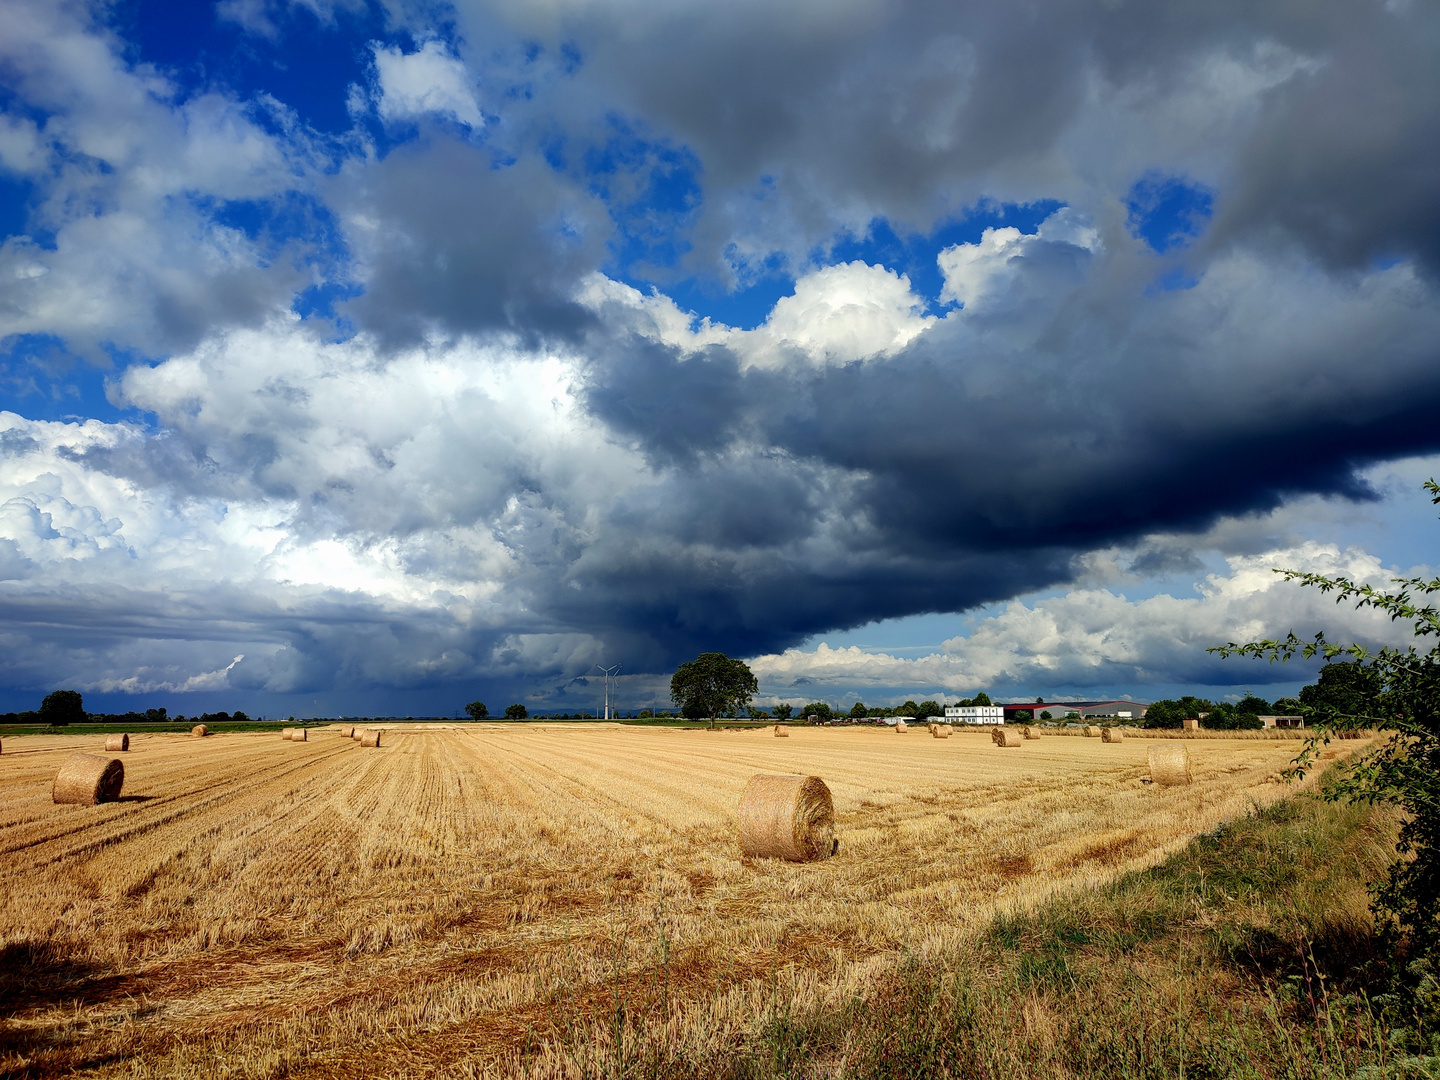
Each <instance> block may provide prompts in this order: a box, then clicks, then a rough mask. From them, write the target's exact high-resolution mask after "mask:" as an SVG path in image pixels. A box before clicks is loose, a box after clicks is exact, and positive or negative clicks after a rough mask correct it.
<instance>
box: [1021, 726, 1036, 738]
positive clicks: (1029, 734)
mask: <svg viewBox="0 0 1440 1080" xmlns="http://www.w3.org/2000/svg"><path fill="white" fill-rule="evenodd" d="M1020 734H1021V735H1023V736H1025V738H1027V739H1038V738H1039V737H1040V729H1039V728H1033V727H1022V728H1021V729H1020Z"/></svg>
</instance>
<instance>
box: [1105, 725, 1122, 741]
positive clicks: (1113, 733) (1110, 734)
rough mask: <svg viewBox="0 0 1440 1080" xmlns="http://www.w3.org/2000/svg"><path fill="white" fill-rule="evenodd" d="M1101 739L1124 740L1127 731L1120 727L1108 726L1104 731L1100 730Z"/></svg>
mask: <svg viewBox="0 0 1440 1080" xmlns="http://www.w3.org/2000/svg"><path fill="white" fill-rule="evenodd" d="M1100 739H1101V741H1102V742H1124V741H1125V732H1123V731H1121V730H1120V729H1119V728H1118V727H1107V728H1106V729H1105V730H1104V731H1102V732H1100Z"/></svg>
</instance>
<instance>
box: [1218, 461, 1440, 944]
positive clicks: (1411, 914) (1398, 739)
mask: <svg viewBox="0 0 1440 1080" xmlns="http://www.w3.org/2000/svg"><path fill="white" fill-rule="evenodd" d="M1425 488H1426V490H1427V491H1429V492H1430V496H1431V502H1432V503H1440V486H1437V485H1436V483H1435V481H1434V480H1429V481H1427V482H1426V484H1425ZM1276 572H1277V573H1279V574H1282V575H1283V576H1284V578H1285V580H1287V581H1296V582H1299V583H1300V584H1301V585H1306V586H1309V587H1311V588H1316V589H1319V590H1320V591H1321V592H1323V593H1332V592H1333V593H1335V594H1336V599H1337V601H1344V600H1349V601H1351V602H1352V603H1354V604H1355V606H1356V607H1358V608H1374V609H1376V610H1377V611H1382V612H1384V613H1386V614H1388V615H1389V616H1390V618H1391V619H1392V620H1396V621H1404V622H1408V623H1409V624H1410V626H1411V628H1412V630H1413V632H1414V635H1415V637H1416V638H1419V639H1421V640H1422V641H1425V640H1426V639H1431V640H1434V639H1440V612H1437V610H1436V608H1435V605H1434V604H1433V603H1430V602H1428V599H1427V598H1428V597H1431V596H1433V595H1434V594H1435V593H1437V592H1440V578H1433V579H1431V580H1429V581H1427V580H1425V579H1423V578H1393V579H1392V582H1391V583H1392V584H1393V585H1394V586H1396V588H1395V589H1394V591H1386V590H1382V589H1377V588H1375V587H1374V586H1371V585H1368V584H1361V583H1359V582H1356V581H1352V580H1351V579H1349V578H1345V577H1328V576H1326V575H1323V574H1309V573H1302V572H1301V571H1298V570H1278V571H1276ZM1212 651H1213V652H1218V653H1219V654H1220V655H1222V656H1230V655H1240V656H1254V657H1264V658H1266V659H1268V660H1270V661H1271V662H1272V663H1273V662H1274V661H1277V660H1279V661H1282V662H1283V661H1286V660H1290V659H1291V658H1293V657H1296V656H1299V657H1303V658H1305V659H1311V658H1314V657H1317V656H1318V657H1320V658H1322V659H1323V660H1324V661H1325V662H1326V666H1325V667H1323V668H1322V669H1321V671H1320V679H1319V681H1318V682H1317V683H1316V685H1315V686H1313V687H1307V688H1306V689H1305V690H1302V691H1301V692H1300V700H1301V702H1302V703H1303V704H1304V706H1305V708H1304V711H1303V715H1304V716H1305V719H1306V723H1307V724H1309V725H1310V726H1311V727H1312V728H1314V729H1315V731H1314V734H1313V735H1312V736H1311V739H1310V741H1309V742H1308V743H1307V744H1306V748H1305V750H1304V752H1303V753H1302V754H1301V756H1300V758H1299V759H1298V760H1297V763H1296V772H1297V773H1298V774H1301V775H1303V774H1304V772H1305V771H1306V770H1308V769H1310V768H1313V767H1314V765H1315V763H1316V761H1317V760H1318V754H1319V751H1320V748H1321V747H1322V746H1323V745H1324V744H1325V743H1328V742H1329V741H1330V739H1331V738H1332V737H1334V736H1335V735H1336V734H1337V733H1341V732H1345V731H1353V730H1359V729H1365V728H1374V729H1378V730H1379V731H1380V732H1381V735H1382V738H1381V739H1380V740H1379V742H1378V744H1377V745H1376V746H1375V747H1374V748H1373V749H1372V750H1371V751H1370V752H1369V753H1367V754H1365V755H1364V756H1363V757H1361V758H1360V759H1359V760H1358V761H1356V762H1354V763H1353V764H1351V765H1349V766H1348V767H1345V768H1343V769H1341V770H1340V772H1339V777H1338V780H1337V782H1336V783H1334V784H1331V785H1328V786H1327V787H1326V789H1325V794H1326V797H1327V798H1331V799H1342V798H1347V799H1357V800H1361V801H1365V802H1370V803H1391V804H1394V805H1397V806H1399V807H1401V808H1402V809H1403V810H1404V811H1405V816H1404V820H1403V822H1402V824H1401V826H1400V832H1399V838H1398V841H1397V843H1396V854H1397V858H1396V860H1395V862H1394V863H1392V864H1391V867H1390V873H1389V876H1388V879H1387V880H1386V881H1385V882H1383V883H1382V884H1380V885H1379V886H1377V887H1376V890H1375V910H1376V914H1377V915H1378V916H1379V917H1380V923H1381V926H1382V929H1383V930H1384V931H1385V932H1386V933H1387V934H1388V935H1390V936H1391V937H1392V939H1393V940H1394V943H1395V944H1396V945H1397V946H1399V947H1400V948H1401V949H1403V950H1407V951H1408V952H1409V953H1410V955H1411V956H1412V957H1415V958H1429V959H1430V960H1431V962H1433V961H1434V960H1435V959H1436V958H1437V956H1440V645H1432V647H1431V648H1430V649H1428V651H1424V652H1421V651H1420V650H1418V649H1417V648H1416V647H1415V646H1414V645H1411V646H1408V647H1407V648H1404V649H1396V648H1384V649H1379V650H1371V649H1370V648H1368V647H1367V646H1365V645H1362V644H1358V643H1352V644H1348V645H1340V644H1336V643H1332V642H1330V641H1328V640H1326V637H1325V635H1324V633H1319V634H1316V635H1315V637H1314V639H1313V640H1311V641H1303V640H1301V639H1300V638H1297V637H1296V636H1295V634H1294V633H1293V632H1292V633H1290V634H1289V635H1287V636H1286V637H1285V639H1284V640H1283V641H1275V640H1265V641H1252V642H1249V643H1248V644H1244V645H1237V644H1235V643H1234V642H1231V643H1229V644H1228V645H1223V646H1219V647H1217V648H1215V649H1213V650H1212ZM1307 691H1309V693H1308V694H1307Z"/></svg>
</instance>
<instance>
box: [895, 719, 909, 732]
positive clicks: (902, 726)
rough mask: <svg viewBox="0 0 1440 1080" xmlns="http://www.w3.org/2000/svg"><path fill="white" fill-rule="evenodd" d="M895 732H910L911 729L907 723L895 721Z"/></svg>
mask: <svg viewBox="0 0 1440 1080" xmlns="http://www.w3.org/2000/svg"><path fill="white" fill-rule="evenodd" d="M895 730H896V731H909V730H910V729H909V728H908V727H907V726H906V725H905V721H904V720H896V721H895Z"/></svg>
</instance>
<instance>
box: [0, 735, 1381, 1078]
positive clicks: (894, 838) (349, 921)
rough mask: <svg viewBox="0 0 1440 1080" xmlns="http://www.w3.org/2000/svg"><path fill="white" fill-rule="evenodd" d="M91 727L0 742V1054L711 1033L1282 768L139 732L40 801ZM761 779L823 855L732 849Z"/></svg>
mask: <svg viewBox="0 0 1440 1080" xmlns="http://www.w3.org/2000/svg"><path fill="white" fill-rule="evenodd" d="M887 736H888V737H887ZM101 745H103V738H89V739H87V738H82V737H65V736H57V737H38V736H37V737H27V738H17V739H14V740H13V743H11V742H8V741H7V745H6V753H5V755H4V757H3V758H0V916H3V918H0V934H3V938H0V944H3V949H0V1000H3V1001H4V1003H5V1006H4V1012H3V1021H0V1022H3V1028H0V1075H4V1076H30V1075H35V1076H39V1075H49V1074H54V1073H62V1072H63V1073H67V1074H68V1073H70V1072H71V1071H72V1070H73V1071H77V1072H80V1073H85V1074H92V1075H97V1076H125V1077H159V1076H185V1075H202V1074H203V1075H207V1076H230V1075H234V1076H242V1075H243V1076H248V1077H265V1076H280V1075H285V1076H292V1077H342V1076H344V1077H351V1076H396V1077H401V1076H415V1075H422V1074H429V1075H439V1076H449V1075H453V1076H476V1075H497V1076H502V1075H511V1074H513V1073H516V1072H518V1071H520V1070H521V1068H522V1066H523V1068H524V1069H527V1070H528V1071H529V1074H530V1075H532V1076H545V1075H555V1076H560V1075H587V1074H590V1073H596V1072H599V1071H601V1067H600V1065H599V1064H598V1062H599V1061H600V1060H601V1058H602V1057H603V1056H604V1055H605V1054H610V1055H611V1058H608V1059H606V1060H611V1061H613V1060H620V1061H621V1062H623V1061H624V1060H625V1058H624V1054H625V1052H626V1050H625V1046H626V1045H627V1041H628V1045H629V1046H630V1047H647V1048H649V1050H650V1051H652V1052H654V1051H656V1048H660V1050H659V1052H661V1053H662V1054H663V1053H669V1052H673V1053H676V1054H682V1053H698V1052H703V1053H711V1054H713V1053H714V1052H715V1050H716V1049H717V1048H722V1047H724V1046H725V1045H728V1044H731V1043H734V1042H736V1041H738V1040H740V1039H742V1038H744V1037H745V1036H746V1035H747V1034H750V1033H753V1031H754V1030H755V1029H756V1027H757V1025H758V1024H759V1023H760V1022H761V1021H762V1019H763V1016H764V1015H765V1011H766V1009H767V1008H768V1007H770V1006H771V1005H772V1004H773V1000H774V987H775V985H776V980H777V979H783V980H784V982H785V985H786V986H787V988H788V990H787V993H789V994H791V995H792V998H793V1000H794V1002H795V1003H796V1005H797V1007H800V1006H803V1004H804V1003H806V1002H824V1001H829V1002H835V1001H839V1000H842V999H843V998H844V997H845V996H847V995H850V994H853V993H855V992H857V991H863V989H864V987H865V986H866V984H867V982H868V980H869V979H870V978H871V977H872V976H873V975H874V973H875V972H877V971H879V970H883V969H884V967H885V966H887V965H890V964H893V963H894V962H895V960H896V958H897V957H898V956H899V955H900V954H901V952H902V951H908V952H909V953H910V954H919V955H922V956H923V955H925V954H926V953H928V952H930V951H931V950H936V949H945V948H953V947H957V946H960V945H963V943H964V942H965V940H966V939H967V936H968V935H970V934H972V933H974V932H975V930H976V929H977V928H979V927H980V926H981V925H982V924H983V923H984V921H985V920H987V919H988V918H989V916H990V915H991V914H993V913H994V911H995V910H996V909H997V908H998V907H1002V906H1008V905H1024V904H1028V903H1031V902H1033V901H1034V900H1036V899H1038V898H1039V897H1041V896H1044V895H1046V894H1048V893H1050V892H1051V891H1053V890H1055V889H1057V888H1073V887H1077V886H1083V885H1085V884H1087V883H1092V882H1096V881H1102V880H1106V879H1109V878H1111V877H1113V876H1114V875H1115V874H1116V873H1118V872H1120V871H1122V870H1125V869H1128V868H1131V867H1137V866H1143V865H1147V864H1150V863H1153V862H1155V861H1157V860H1158V859H1159V858H1160V857H1161V856H1162V855H1163V854H1164V853H1166V852H1169V851H1172V850H1174V849H1176V848H1177V847H1179V846H1180V845H1182V844H1183V843H1185V842H1186V841H1187V840H1188V839H1189V838H1190V837H1191V836H1193V835H1194V834H1195V833H1197V832H1200V831H1204V830H1207V829H1210V828H1212V827H1213V826H1215V825H1216V824H1218V823H1220V822H1222V821H1224V820H1226V819H1228V818H1231V817H1234V816H1236V815H1240V814H1244V813H1246V812H1248V811H1249V810H1250V809H1251V808H1252V807H1254V806H1256V805H1257V804H1266V803H1268V802H1271V801H1274V800H1275V799H1277V798H1279V797H1281V796H1282V795H1283V794H1285V793H1287V792H1288V791H1289V790H1290V789H1288V788H1286V787H1285V786H1284V785H1283V784H1280V783H1278V782H1277V780H1278V774H1279V773H1280V771H1281V770H1282V769H1283V768H1284V767H1285V766H1286V764H1287V763H1288V762H1289V761H1290V759H1291V758H1292V757H1293V756H1294V755H1295V753H1296V751H1297V749H1298V747H1299V743H1298V742H1294V741H1289V742H1287V741H1258V740H1252V741H1244V740H1236V741H1225V740H1206V741H1203V742H1192V743H1189V744H1187V745H1188V747H1189V750H1190V756H1191V765H1192V771H1193V775H1194V783H1193V784H1191V785H1189V786H1184V787H1170V788H1161V787H1160V786H1159V785H1151V784H1147V783H1144V782H1143V781H1142V777H1146V776H1148V766H1147V754H1148V749H1149V745H1153V744H1148V745H1147V743H1145V742H1139V741H1137V742H1134V743H1132V742H1125V743H1121V744H1118V745H1112V744H1107V743H1103V742H1101V741H1100V740H1099V739H1041V740H1039V741H1031V742H1026V743H1025V744H1024V745H1023V746H1022V747H1020V748H1018V749H1000V748H998V747H996V746H994V745H993V744H992V743H991V739H990V737H989V734H988V733H972V732H966V731H964V730H959V729H957V731H956V733H955V736H954V737H953V738H950V739H946V740H935V739H918V740H916V739H896V738H894V732H893V731H889V730H888V729H887V730H884V731H873V730H855V729H847V730H833V729H831V730H825V729H807V728H803V727H797V728H791V729H790V738H789V739H788V740H786V741H783V742H782V741H779V740H776V739H775V738H774V736H773V734H772V732H771V731H770V730H769V729H768V728H767V729H765V730H762V731H752V732H725V731H719V732H704V731H673V730H651V729H644V728H624V727H619V726H608V725H599V724H595V725H543V724H534V725H512V726H499V725H494V726H487V725H464V726H458V727H456V728H454V729H444V728H439V727H427V728H426V729H424V730H415V729H409V730H407V729H405V728H404V727H398V728H392V729H387V730H386V732H385V737H384V739H383V740H382V743H381V745H380V746H379V747H373V748H364V747H361V746H360V745H358V744H357V743H356V742H355V741H353V740H352V739H347V738H344V737H343V736H342V735H341V734H340V732H339V729H338V728H336V729H334V730H325V729H316V730H313V731H312V732H311V738H310V740H309V741H308V742H304V743H292V742H284V741H282V740H280V739H278V738H276V737H275V736H274V735H273V734H253V735H251V734H225V735H213V736H211V737H209V738H207V739H204V740H197V739H192V738H190V737H189V736H188V735H184V734H180V735H169V734H165V735H136V736H134V737H133V738H132V740H131V744H130V747H131V748H130V751H129V753H128V754H127V756H126V759H125V787H124V792H123V794H122V796H121V800H120V801H119V802H117V803H111V804H104V805H99V806H93V807H78V806H56V805H54V804H53V803H52V801H51V782H52V781H53V779H54V776H55V773H56V770H57V769H58V768H59V767H60V765H61V764H62V763H63V762H64V761H65V759H66V758H67V757H68V756H69V755H70V754H72V753H74V752H76V751H79V750H94V749H98V748H99V747H100V746H101ZM1356 745H1357V744H1346V749H1347V750H1348V749H1352V748H1354V747H1355V746H1356ZM12 746H13V749H12ZM1337 752H1339V751H1335V750H1332V751H1327V753H1328V754H1331V755H1332V756H1333V755H1334V754H1335V753H1337ZM756 772H779V773H813V774H815V775H818V776H821V777H823V778H824V779H825V781H826V783H827V784H828V785H829V787H830V790H831V791H832V793H833V796H834V802H835V813H836V819H835V835H836V836H837V837H838V839H839V841H840V848H839V854H838V855H837V856H836V857H835V858H832V859H828V860H825V861H823V862H817V863H810V864H797V863H786V862H779V861H774V860H747V859H742V857H741V855H740V850H739V845H738V842H737V837H736V823H735V811H736V806H737V803H738V801H739V798H740V794H741V792H742V790H743V789H744V787H745V784H746V781H747V780H748V779H749V777H750V776H751V775H753V774H754V773H756ZM616 1055H618V1058H617V1057H616ZM612 1067H613V1066H607V1068H612Z"/></svg>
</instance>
